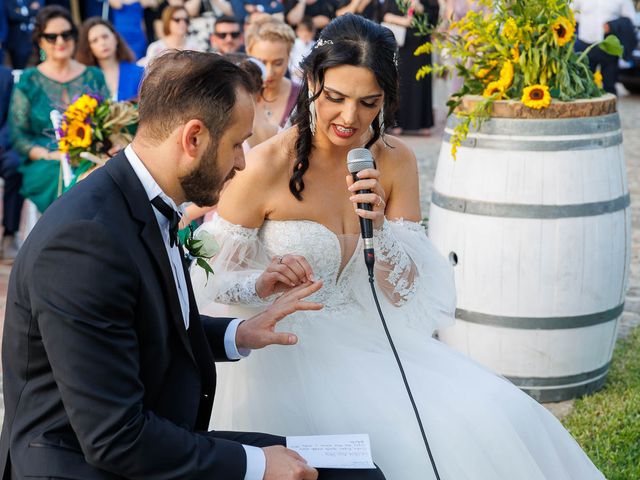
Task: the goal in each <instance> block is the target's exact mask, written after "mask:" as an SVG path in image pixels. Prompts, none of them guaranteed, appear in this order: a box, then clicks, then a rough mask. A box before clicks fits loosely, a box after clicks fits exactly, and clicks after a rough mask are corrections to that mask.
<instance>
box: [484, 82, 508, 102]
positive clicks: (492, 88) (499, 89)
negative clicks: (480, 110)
mask: <svg viewBox="0 0 640 480" xmlns="http://www.w3.org/2000/svg"><path fill="white" fill-rule="evenodd" d="M504 90H505V86H504V84H503V83H502V82H501V81H500V80H496V81H495V82H491V83H489V85H487V88H485V89H484V92H482V96H483V97H491V96H493V95H497V98H498V99H500V98H502V96H503V95H504Z"/></svg>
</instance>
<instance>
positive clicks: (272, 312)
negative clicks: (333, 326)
mask: <svg viewBox="0 0 640 480" xmlns="http://www.w3.org/2000/svg"><path fill="white" fill-rule="evenodd" d="M321 287H322V281H318V282H306V283H303V284H302V285H298V286H297V287H294V288H292V289H290V290H289V291H288V292H285V293H283V294H282V295H281V296H280V297H278V299H277V300H276V301H275V302H273V303H272V304H271V305H270V306H269V307H268V308H267V309H266V310H265V311H264V312H262V313H259V314H258V315H255V316H254V317H251V318H250V319H248V320H245V321H244V322H242V323H241V324H240V325H238V329H237V330H236V345H237V346H238V348H249V349H251V350H255V349H257V348H263V347H266V346H267V345H295V344H296V343H298V337H297V336H296V335H294V334H293V333H288V332H276V331H275V328H276V325H277V323H278V322H279V321H280V320H282V319H283V318H284V317H286V316H287V315H291V314H292V313H294V312H297V311H300V310H320V309H322V307H323V305H322V304H321V303H316V302H306V301H303V299H304V298H307V297H308V296H309V295H311V294H312V293H315V292H317V291H318V290H320V288H321Z"/></svg>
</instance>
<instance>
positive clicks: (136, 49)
mask: <svg viewBox="0 0 640 480" xmlns="http://www.w3.org/2000/svg"><path fill="white" fill-rule="evenodd" d="M109 5H111V9H112V10H111V11H112V14H113V25H114V27H115V29H116V31H117V32H118V33H119V34H120V35H122V38H124V39H125V40H126V42H127V44H128V45H129V47H131V50H133V53H134V54H135V56H136V58H135V59H136V60H138V59H139V58H142V57H144V54H145V53H146V51H147V36H146V35H145V33H144V30H143V27H142V24H143V23H142V22H143V19H144V7H143V6H142V3H141V2H139V1H138V0H109Z"/></svg>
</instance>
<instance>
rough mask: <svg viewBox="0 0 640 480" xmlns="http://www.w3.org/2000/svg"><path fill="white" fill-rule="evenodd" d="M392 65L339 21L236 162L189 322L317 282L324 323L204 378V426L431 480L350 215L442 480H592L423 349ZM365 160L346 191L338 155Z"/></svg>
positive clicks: (432, 347) (518, 395)
mask: <svg viewBox="0 0 640 480" xmlns="http://www.w3.org/2000/svg"><path fill="white" fill-rule="evenodd" d="M395 62H396V45H395V41H394V38H393V35H392V34H391V32H390V31H389V30H387V29H386V28H383V27H381V26H379V25H377V24H374V23H372V22H370V21H368V20H365V19H363V18H362V17H358V16H354V15H345V16H342V17H339V18H337V19H336V20H334V21H333V22H331V23H330V24H329V25H328V26H327V27H326V28H325V29H324V30H323V32H322V38H321V39H320V40H319V41H318V43H317V46H316V48H315V49H314V50H313V52H312V53H311V54H310V55H309V57H308V58H307V59H306V60H305V62H304V65H303V67H304V69H303V70H304V76H305V77H304V78H305V81H304V82H303V85H302V88H303V90H302V93H301V95H300V97H299V99H298V104H297V113H296V115H295V117H294V121H293V127H292V128H290V129H288V130H286V131H284V132H282V133H280V134H278V135H277V136H275V137H273V138H272V139H270V140H268V141H267V142H265V143H263V144H261V145H259V146H257V147H255V148H254V149H252V150H251V152H250V153H249V155H248V158H247V166H246V169H245V170H244V171H242V172H239V174H238V175H237V176H236V177H235V178H234V180H232V181H231V182H230V184H229V185H228V187H227V188H226V190H225V191H224V193H223V195H222V198H221V200H220V203H219V206H218V214H217V215H216V216H215V217H214V219H213V220H212V221H211V222H209V223H206V224H204V226H203V227H202V228H203V229H205V230H207V231H209V232H212V233H213V234H214V235H215V236H216V238H217V240H218V242H219V243H220V244H221V250H220V252H219V253H218V255H217V256H216V257H215V258H214V260H213V261H212V267H213V270H214V272H215V275H213V276H212V277H210V278H209V279H208V281H207V279H206V277H205V275H204V273H203V271H202V270H201V269H195V270H194V272H193V277H194V284H195V286H196V291H197V293H198V297H199V298H198V301H199V304H200V306H201V310H203V311H204V312H205V313H211V312H216V313H217V314H218V315H219V314H221V313H225V312H226V313H230V314H233V315H236V316H243V315H245V316H248V315H251V314H252V313H251V312H252V311H255V309H260V308H263V306H264V305H267V304H268V303H269V301H270V300H271V299H272V297H273V295H277V294H278V293H280V292H282V291H284V290H286V289H288V288H291V287H293V286H294V285H299V284H301V283H304V282H306V281H309V280H310V279H320V280H322V281H323V283H324V286H323V288H322V290H321V291H319V292H318V293H317V294H316V295H315V296H316V298H315V300H316V301H319V302H322V303H323V304H324V309H323V310H322V311H320V312H298V313H296V314H294V315H291V316H290V317H288V318H287V319H285V320H283V321H282V322H281V325H280V327H279V328H281V329H282V330H283V331H287V332H290V333H291V334H292V337H291V338H292V342H294V341H296V340H297V341H298V344H297V345H296V346H295V347H288V348H278V347H275V348H272V349H265V350H264V351H255V352H252V353H251V355H250V356H249V357H248V358H247V359H245V360H243V361H242V362H240V363H239V364H234V365H231V366H230V367H229V368H225V369H223V368H220V369H219V370H221V372H219V383H221V384H223V387H221V388H219V389H218V391H219V392H220V394H218V395H216V400H215V401H216V406H215V408H214V420H213V424H212V426H213V427H214V428H216V429H248V430H264V431H273V432H276V433H279V434H283V435H306V434H329V433H368V434H369V435H370V437H371V444H372V449H373V453H374V458H375V459H376V462H377V463H378V464H379V466H380V468H381V469H382V471H383V472H384V473H385V475H386V477H387V478H388V479H389V480H425V479H432V478H435V475H434V473H433V470H432V467H431V464H430V462H429V459H428V456H427V454H426V450H425V448H424V445H423V443H422V438H421V435H420V431H419V429H418V426H417V422H416V419H415V416H414V413H413V410H412V408H411V404H410V401H409V398H408V396H407V393H406V390H405V387H404V384H403V382H402V379H401V376H400V373H399V370H398V367H397V365H396V362H395V359H394V357H393V354H392V352H391V349H390V347H389V344H388V341H387V338H386V336H385V333H384V330H383V327H382V325H381V323H380V320H379V317H378V314H377V312H376V310H375V306H374V304H373V300H372V297H371V292H370V290H369V285H368V282H367V273H366V268H365V265H364V261H363V258H362V253H361V252H362V245H361V240H360V235H359V232H360V228H359V223H358V222H359V220H358V216H361V217H365V218H370V219H371V220H372V221H373V225H374V228H375V232H374V245H375V252H376V266H375V278H376V285H377V289H378V291H379V293H380V295H379V297H380V300H381V302H382V308H383V310H384V313H385V317H386V320H387V322H388V325H389V328H390V331H391V335H392V337H393V339H394V342H395V344H396V347H397V348H398V351H399V354H400V357H401V359H402V362H403V364H404V368H405V371H406V374H407V378H408V382H409V384H410V385H411V389H412V391H413V395H414V398H415V401H416V404H417V407H418V409H419V411H420V415H421V418H422V421H423V423H424V427H425V430H426V434H427V437H428V439H429V443H430V445H431V449H432V451H433V454H434V457H435V462H436V464H437V467H438V470H439V473H440V477H441V478H442V479H443V480H463V479H478V480H513V479H526V480H534V479H535V480H538V479H539V480H542V479H552V480H562V479H580V480H587V479H602V478H604V477H603V476H602V474H601V473H600V472H598V470H597V469H596V468H595V467H594V465H593V464H592V463H591V461H590V460H589V459H588V458H587V456H586V455H585V454H584V453H583V452H582V450H581V449H580V447H579V446H578V444H577V443H576V442H575V441H574V439H573V438H572V437H571V436H570V435H569V433H568V432H567V431H566V430H564V428H563V427H562V426H561V425H560V423H559V422H558V421H557V420H556V419H555V418H554V417H553V416H552V415H551V414H550V413H548V412H547V411H546V410H545V409H544V408H543V407H541V406H540V405H539V404H537V403H536V402H535V401H534V400H532V399H531V398H529V397H528V396H526V395H525V394H524V393H522V392H520V391H519V390H518V389H517V388H516V387H514V386H513V385H511V384H510V383H509V382H508V381H506V380H505V379H503V378H502V377H499V376H497V375H495V374H493V373H492V372H490V371H488V370H487V369H485V368H483V367H481V366H479V365H478V364H476V363H474V362H473V361H472V360H470V359H468V358H466V357H464V356H463V355H461V354H459V353H456V352H455V351H453V350H451V349H449V348H448V347H447V346H445V345H443V344H441V343H440V342H438V341H437V340H434V339H433V338H432V334H433V332H434V330H435V329H436V328H440V327H443V326H445V325H448V324H450V322H452V318H453V312H454V308H455V293H454V291H455V290H454V284H453V275H452V270H451V268H450V267H449V265H448V263H447V262H446V261H445V260H444V259H443V258H442V257H441V256H440V255H439V254H438V253H437V252H436V251H435V249H434V247H433V246H432V245H431V244H430V243H429V240H428V239H427V237H426V235H425V232H424V230H423V228H422V226H421V225H420V224H419V223H417V222H418V221H419V220H420V218H421V215H420V208H419V194H418V171H417V165H416V160H415V157H414V155H413V153H412V152H411V150H410V149H409V148H407V146H405V145H404V144H403V143H402V142H401V141H400V140H399V139H397V138H394V137H390V136H387V137H385V136H384V134H383V132H384V125H392V121H393V113H394V110H395V108H396V105H397V101H398V87H397V85H398V73H397V69H396V65H395ZM363 146H364V147H366V148H368V149H370V151H371V153H372V155H373V157H374V158H375V161H376V169H370V170H366V171H363V172H361V174H360V176H359V179H358V181H357V182H355V183H353V181H352V180H351V177H350V176H349V175H348V171H347V167H346V157H347V153H348V151H349V150H350V149H353V148H357V147H363ZM345 177H346V184H345ZM362 189H370V190H371V191H372V193H370V194H358V193H356V192H357V191H358V190H362ZM358 202H360V203H369V204H371V205H372V206H373V210H372V211H371V212H368V211H365V210H360V209H357V208H356V203H358ZM354 209H355V213H354ZM294 335H295V336H294Z"/></svg>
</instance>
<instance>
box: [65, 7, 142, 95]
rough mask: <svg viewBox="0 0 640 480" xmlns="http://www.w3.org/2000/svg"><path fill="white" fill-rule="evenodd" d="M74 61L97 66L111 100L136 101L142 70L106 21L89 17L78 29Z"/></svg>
mask: <svg viewBox="0 0 640 480" xmlns="http://www.w3.org/2000/svg"><path fill="white" fill-rule="evenodd" d="M76 60H78V61H79V62H80V63H83V64H85V65H87V66H92V67H95V66H98V67H100V70H102V73H103V74H104V78H105V80H106V82H107V87H109V91H110V92H111V98H113V99H114V100H132V99H135V98H137V97H138V89H139V87H140V82H141V81H142V75H143V73H144V69H143V68H142V67H139V66H138V65H136V64H135V63H133V62H134V61H135V56H134V54H133V52H132V51H131V49H130V48H129V46H128V45H127V43H126V42H125V41H124V39H123V38H122V37H121V36H120V34H119V33H118V32H116V30H115V29H114V28H113V25H112V24H111V23H110V22H109V21H108V20H103V19H101V18H100V17H93V18H90V19H88V20H85V21H84V23H83V24H82V26H81V27H80V35H79V37H78V50H77V52H76Z"/></svg>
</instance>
